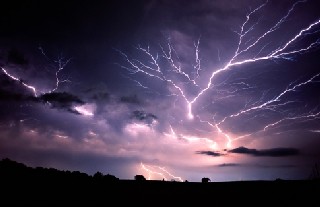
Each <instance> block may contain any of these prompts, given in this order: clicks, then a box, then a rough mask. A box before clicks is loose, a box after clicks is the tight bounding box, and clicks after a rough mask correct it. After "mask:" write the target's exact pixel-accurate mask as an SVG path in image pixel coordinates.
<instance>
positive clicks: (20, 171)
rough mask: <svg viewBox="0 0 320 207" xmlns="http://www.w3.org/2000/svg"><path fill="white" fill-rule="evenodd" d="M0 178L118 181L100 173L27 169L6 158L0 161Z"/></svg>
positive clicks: (38, 168) (47, 180)
mask: <svg viewBox="0 0 320 207" xmlns="http://www.w3.org/2000/svg"><path fill="white" fill-rule="evenodd" d="M0 176H1V177H2V178H5V179H10V178H14V179H15V180H19V181H22V180H25V179H28V180H30V179H31V180H33V181H37V182H39V181H46V182H61V181H68V182H70V181H81V182H89V181H90V182H99V183H101V182H116V181H118V180H119V178H117V177H116V176H114V175H110V174H107V175H103V174H102V173H101V172H99V171H98V172H96V173H95V174H94V175H93V176H90V175H88V174H86V173H83V172H79V171H68V170H67V171H62V170H57V169H55V168H43V167H36V168H32V167H27V166H26V165H24V164H22V163H18V162H16V161H12V160H10V159H8V158H6V159H3V160H1V161H0Z"/></svg>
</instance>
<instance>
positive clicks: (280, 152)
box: [228, 147, 300, 157]
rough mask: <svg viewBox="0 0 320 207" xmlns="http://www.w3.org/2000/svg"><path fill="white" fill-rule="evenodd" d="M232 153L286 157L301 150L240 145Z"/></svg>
mask: <svg viewBox="0 0 320 207" xmlns="http://www.w3.org/2000/svg"><path fill="white" fill-rule="evenodd" d="M228 152H230V153H237V154H248V155H253V156H259V157H286V156H294V155H298V154H300V153H299V150H298V149H295V148H271V149H263V150H257V149H249V148H246V147H238V148H235V149H232V150H229V151H228Z"/></svg>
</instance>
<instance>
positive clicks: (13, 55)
mask: <svg viewBox="0 0 320 207" xmlns="http://www.w3.org/2000/svg"><path fill="white" fill-rule="evenodd" d="M7 62H8V63H11V64H17V65H28V60H27V58H26V57H25V55H24V54H23V53H22V52H20V51H19V50H17V49H11V50H9V52H8V56H7Z"/></svg>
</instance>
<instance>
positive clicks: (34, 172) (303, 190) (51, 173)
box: [0, 159, 320, 206]
mask: <svg viewBox="0 0 320 207" xmlns="http://www.w3.org/2000/svg"><path fill="white" fill-rule="evenodd" d="M0 186H1V194H0V195H1V196H0V206H17V205H18V206H173V205H175V206H176V205H177V206H182V205H184V206H201V205H206V206H226V205H227V206H228V205H240V206H266V205H269V206H270V205H275V206H289V205H294V206H297V205H299V206H301V205H302V206H319V204H320V180H295V181H290V180H276V181H239V182H209V183H200V182H170V181H168V182H167V181H137V180H119V179H118V178H116V177H115V176H113V175H109V174H108V175H103V174H102V173H96V174H95V175H94V176H89V175H87V174H85V173H81V172H78V171H73V172H70V171H59V170H56V169H53V168H50V169H48V168H40V167H39V168H30V167H27V166H25V165H23V164H21V163H17V162H14V161H11V160H9V159H4V160H2V161H0Z"/></svg>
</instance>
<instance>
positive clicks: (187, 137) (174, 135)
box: [164, 125, 217, 150]
mask: <svg viewBox="0 0 320 207" xmlns="http://www.w3.org/2000/svg"><path fill="white" fill-rule="evenodd" d="M170 131H171V133H164V135H165V136H168V137H171V138H174V139H184V140H187V141H188V142H204V143H206V144H207V145H208V147H209V148H210V149H213V150H214V149H216V148H217V143H216V142H215V141H213V140H211V139H209V138H206V137H197V136H190V135H184V134H177V133H176V132H175V131H174V129H173V128H172V126H171V125H170Z"/></svg>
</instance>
